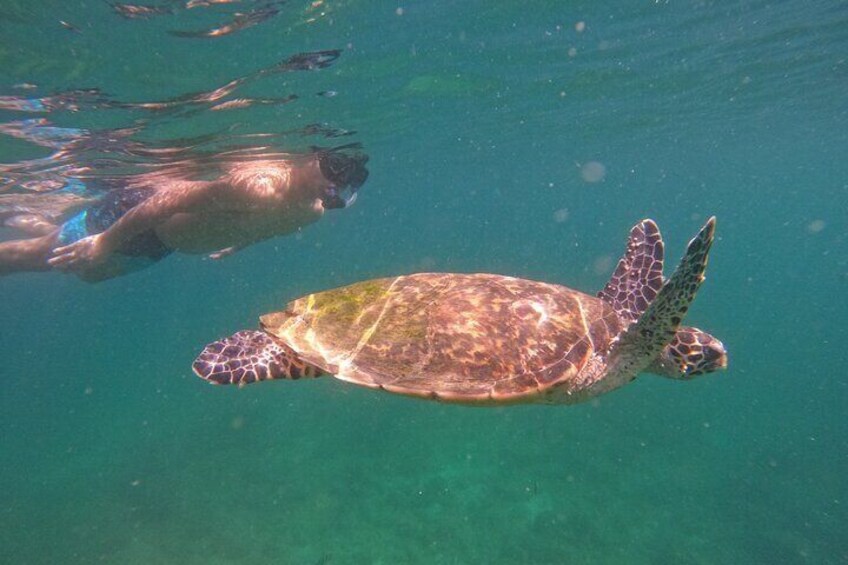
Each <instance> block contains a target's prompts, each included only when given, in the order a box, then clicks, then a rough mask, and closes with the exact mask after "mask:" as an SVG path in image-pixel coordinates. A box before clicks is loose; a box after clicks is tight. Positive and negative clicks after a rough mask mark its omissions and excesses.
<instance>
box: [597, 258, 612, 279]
mask: <svg viewBox="0 0 848 565" xmlns="http://www.w3.org/2000/svg"><path fill="white" fill-rule="evenodd" d="M592 269H593V270H594V271H595V274H596V275H605V274H607V273H608V272H610V271H611V270H612V256H611V255H602V256H601V257H598V258H597V259H595V262H594V263H593V264H592Z"/></svg>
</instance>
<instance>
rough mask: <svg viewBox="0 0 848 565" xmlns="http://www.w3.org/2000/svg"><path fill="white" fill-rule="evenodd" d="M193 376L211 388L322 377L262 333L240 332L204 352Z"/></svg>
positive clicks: (193, 366)
mask: <svg viewBox="0 0 848 565" xmlns="http://www.w3.org/2000/svg"><path fill="white" fill-rule="evenodd" d="M192 369H194V372H195V374H196V375H197V376H198V377H200V378H201V379H204V380H207V381H209V382H211V383H214V384H237V385H246V384H250V383H254V382H256V381H267V380H271V379H300V378H303V377H318V376H321V374H322V373H321V370H320V369H318V368H317V367H315V366H314V365H311V364H309V363H306V362H305V361H303V360H302V359H300V358H299V357H298V355H297V353H295V352H294V351H293V350H292V349H291V348H290V347H288V346H286V345H284V344H282V343H280V342H279V341H277V340H275V339H274V338H273V337H271V336H270V335H268V334H266V333H265V332H260V331H248V330H244V331H240V332H238V333H235V334H233V335H231V336H230V337H226V338H224V339H220V340H218V341H215V342H212V343H210V344H209V345H207V346H206V347H204V348H203V351H202V352H201V353H200V355H198V356H197V359H195V360H194V364H193V365H192Z"/></svg>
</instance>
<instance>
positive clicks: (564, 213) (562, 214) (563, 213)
mask: <svg viewBox="0 0 848 565" xmlns="http://www.w3.org/2000/svg"><path fill="white" fill-rule="evenodd" d="M567 219H568V208H560V209H559V210H557V211H556V212H554V221H555V222H556V223H558V224H561V223H563V222H564V221H566V220H567Z"/></svg>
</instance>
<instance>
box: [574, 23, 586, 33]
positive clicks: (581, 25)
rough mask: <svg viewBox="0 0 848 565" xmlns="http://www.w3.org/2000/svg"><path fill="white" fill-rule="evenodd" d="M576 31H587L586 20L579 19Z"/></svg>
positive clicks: (575, 27) (575, 25)
mask: <svg viewBox="0 0 848 565" xmlns="http://www.w3.org/2000/svg"><path fill="white" fill-rule="evenodd" d="M574 31H576V32H577V33H583V32H584V31H586V22H584V21H579V22H577V23H576V24H574Z"/></svg>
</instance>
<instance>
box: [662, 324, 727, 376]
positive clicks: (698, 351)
mask: <svg viewBox="0 0 848 565" xmlns="http://www.w3.org/2000/svg"><path fill="white" fill-rule="evenodd" d="M726 368H727V350H726V349H725V348H724V344H723V343H722V342H721V341H719V340H718V339H716V338H715V337H713V336H712V335H710V334H708V333H707V332H705V331H701V330H699V329H698V328H692V327H688V326H680V328H679V329H678V330H677V333H676V334H675V335H674V339H672V340H671V343H669V344H668V345H666V346H665V347H664V348H663V350H662V352H661V353H660V354H659V356H658V357H657V358H656V359H655V360H654V362H653V363H651V365H650V367H648V371H649V372H651V373H655V374H657V375H662V376H663V377H668V378H670V379H680V380H690V379H694V378H695V377H698V376H700V375H705V374H707V373H712V372H714V371H718V370H719V369H726Z"/></svg>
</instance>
